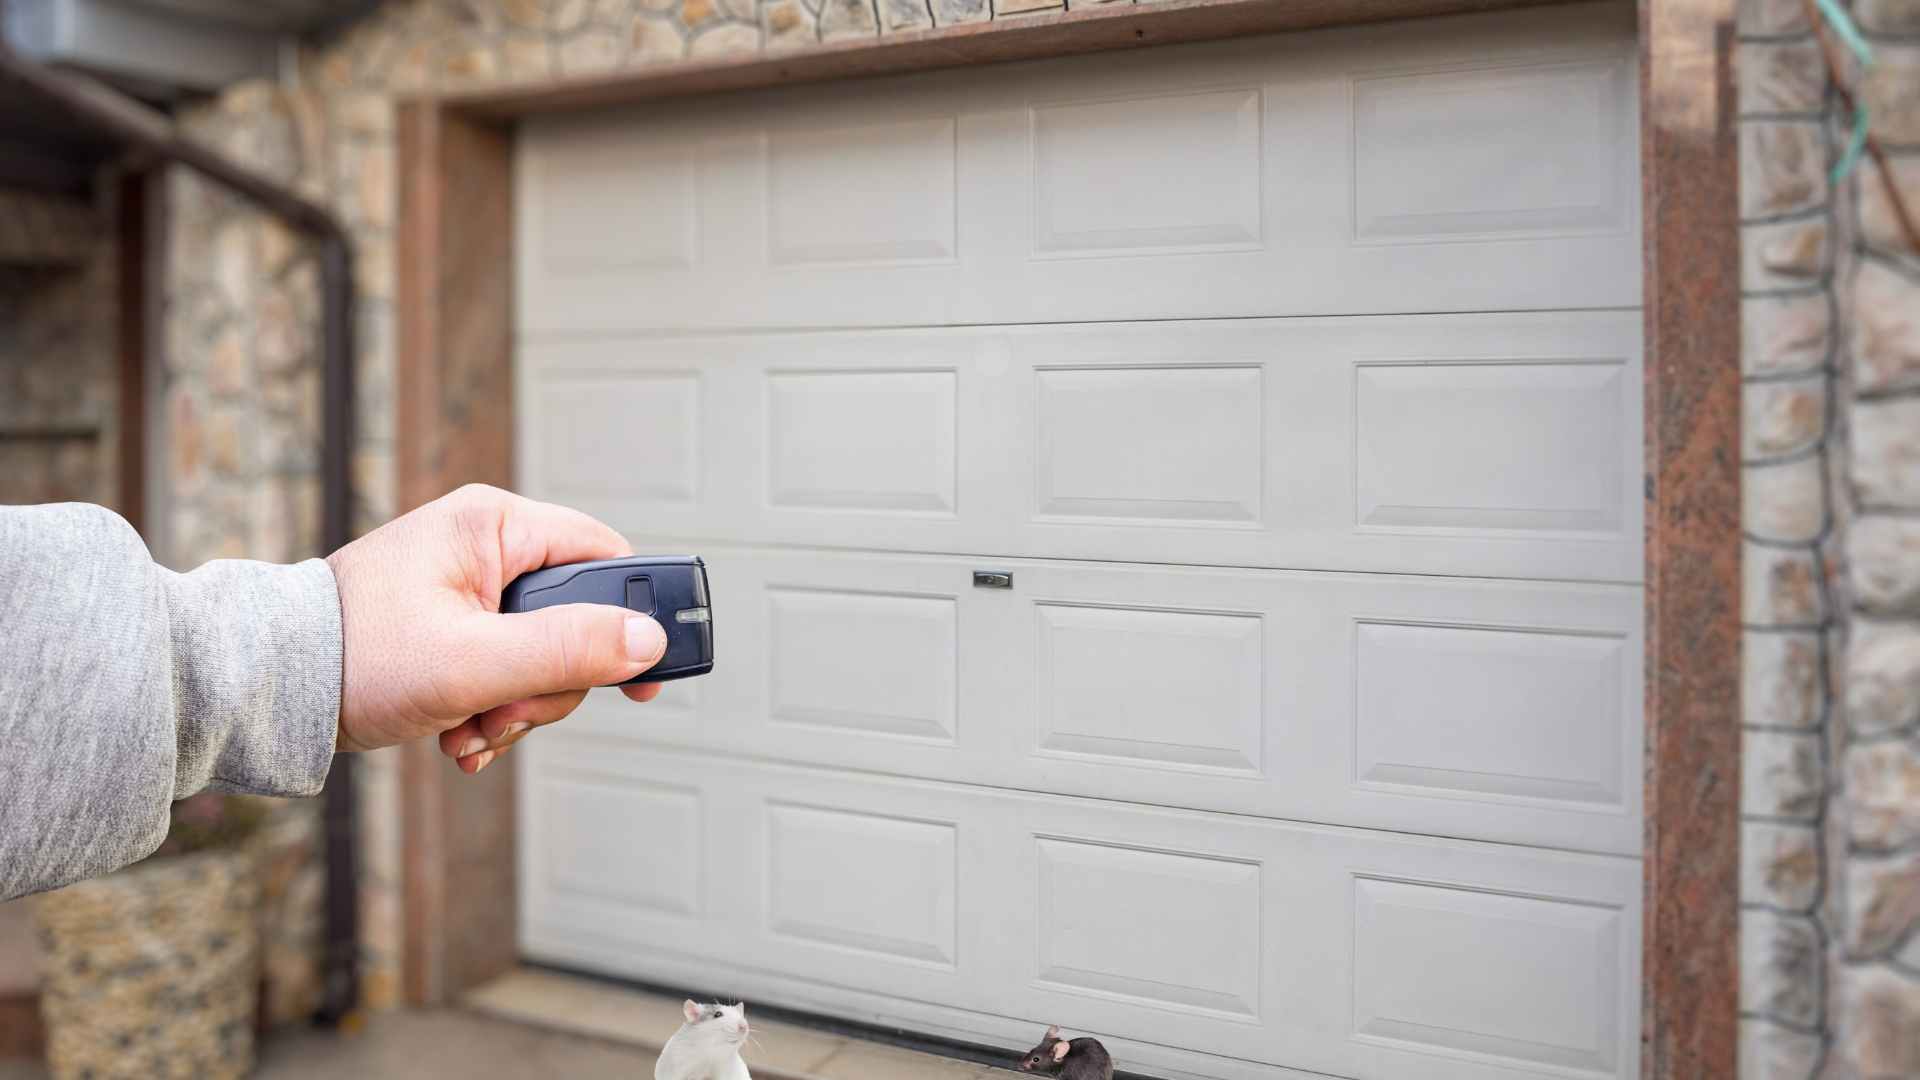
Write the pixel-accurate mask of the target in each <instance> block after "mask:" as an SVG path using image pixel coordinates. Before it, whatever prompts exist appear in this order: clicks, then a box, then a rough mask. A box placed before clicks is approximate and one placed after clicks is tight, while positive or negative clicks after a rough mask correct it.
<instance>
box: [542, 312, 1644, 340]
mask: <svg viewBox="0 0 1920 1080" xmlns="http://www.w3.org/2000/svg"><path fill="white" fill-rule="evenodd" d="M1642 310H1644V309H1643V308H1642V307H1641V305H1639V304H1626V305H1621V306H1617V307H1563V308H1493V309H1487V310H1483V311H1364V312H1344V313H1342V312H1316V313H1300V314H1291V315H1168V316H1156V317H1153V318H1142V319H1057V320H1047V319H1036V320H1031V321H1015V322H957V323H851V324H844V325H843V324H835V325H826V326H811V325H808V326H784V325H783V326H720V327H664V326H660V327H616V328H611V329H601V330H537V331H526V330H516V331H515V332H514V336H513V340H514V341H515V343H517V344H518V343H529V344H540V343H547V342H572V341H603V340H606V339H608V338H627V337H645V338H693V337H714V338H725V337H748V336H758V335H772V334H850V333H860V332H865V331H889V330H902V331H904V330H1017V329H1021V328H1023V327H1049V326H1138V325H1151V324H1155V323H1219V322H1272V321H1277V320H1286V321H1299V320H1306V319H1323V320H1327V321H1334V320H1346V319H1430V318H1445V317H1447V316H1450V315H1455V316H1459V317H1461V318H1480V317H1485V316H1489V315H1494V316H1500V315H1509V316H1512V315H1520V316H1526V315H1579V314H1587V313H1593V314H1608V313H1616V314H1618V313H1627V312H1637V311H1642Z"/></svg>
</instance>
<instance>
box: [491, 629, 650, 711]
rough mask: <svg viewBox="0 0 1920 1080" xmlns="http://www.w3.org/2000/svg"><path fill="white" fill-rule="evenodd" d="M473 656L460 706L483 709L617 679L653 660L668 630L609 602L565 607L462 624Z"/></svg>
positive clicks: (606, 684)
mask: <svg viewBox="0 0 1920 1080" xmlns="http://www.w3.org/2000/svg"><path fill="white" fill-rule="evenodd" d="M462 631H463V633H462V639H461V643H460V644H461V647H462V651H463V653H464V654H465V655H466V656H468V657H470V658H471V661H470V662H469V663H466V664H463V665H462V667H463V668H464V670H462V671H461V672H460V673H459V679H460V684H461V686H462V688H463V693H462V697H463V698H464V699H465V701H464V703H465V704H467V705H468V706H470V707H471V708H472V710H473V711H475V712H485V711H486V710H488V709H492V708H495V707H498V706H501V705H505V704H507V703H508V702H515V701H519V700H520V699H522V698H533V697H541V696H543V695H546V694H551V693H554V692H556V691H561V690H586V689H589V688H591V687H595V686H612V685H614V684H615V683H622V682H625V681H627V680H628V679H631V678H633V677H634V676H635V675H638V674H640V673H641V672H643V671H645V670H646V669H648V668H650V667H652V666H653V665H654V664H656V663H658V662H659V660H660V657H661V655H662V654H663V653H665V652H666V649H667V635H666V631H664V630H662V629H661V628H660V624H659V623H657V622H654V621H653V620H652V619H650V618H648V617H647V616H645V615H639V614H636V613H634V612H631V611H628V610H627V609H625V608H618V607H613V606H611V605H608V604H563V605H560V606H558V607H550V608H541V609H540V610H538V611H528V612H522V613H516V614H511V615H491V614H488V615H474V616H472V617H471V619H469V620H466V621H464V623H463V625H462Z"/></svg>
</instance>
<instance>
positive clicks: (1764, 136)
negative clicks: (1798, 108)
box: [1740, 120, 1827, 218]
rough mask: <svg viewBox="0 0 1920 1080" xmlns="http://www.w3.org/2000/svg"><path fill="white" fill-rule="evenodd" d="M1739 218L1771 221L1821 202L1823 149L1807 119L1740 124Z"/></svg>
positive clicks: (1818, 134) (1824, 196)
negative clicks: (1767, 219)
mask: <svg viewBox="0 0 1920 1080" xmlns="http://www.w3.org/2000/svg"><path fill="white" fill-rule="evenodd" d="M1740 158H1741V164H1740V214H1741V216H1742V217H1744V218H1771V217H1780V216H1784V215H1787V214H1796V213H1800V212H1803V211H1808V210H1813V209H1815V208H1817V207H1819V206H1820V205H1821V204H1823V203H1825V202H1826V199H1827V150H1826V144H1825V141H1824V139H1823V136H1822V134H1821V131H1820V124H1819V123H1818V122H1817V121H1810V120H1750V121H1747V122H1745V123H1742V124H1741V125H1740Z"/></svg>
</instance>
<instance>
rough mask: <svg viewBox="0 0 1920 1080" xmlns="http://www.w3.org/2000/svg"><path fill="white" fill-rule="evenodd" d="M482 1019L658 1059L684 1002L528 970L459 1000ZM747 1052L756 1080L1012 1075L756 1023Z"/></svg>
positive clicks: (982, 1079)
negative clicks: (612, 1044)
mask: <svg viewBox="0 0 1920 1080" xmlns="http://www.w3.org/2000/svg"><path fill="white" fill-rule="evenodd" d="M461 1004H463V1005H464V1006H466V1007H467V1008H469V1009H472V1010H475V1011H477V1012H481V1013H486V1014H488V1015H490V1016H497V1017H500V1018H502V1019H506V1020H512V1021H515V1022H518V1023H522V1024H529V1025H532V1026H534V1027H543V1028H549V1029H554V1030H559V1031H566V1032H572V1033H575V1034H579V1035H587V1036H591V1037H593V1038H596V1039H605V1040H607V1041H609V1042H615V1043H623V1044H626V1045H628V1046H635V1047H640V1048H642V1049H644V1050H646V1051H647V1052H649V1053H651V1054H658V1053H659V1052H660V1048H661V1047H662V1046H664V1045H666V1041H667V1040H668V1039H669V1038H672V1037H673V1033H674V1032H675V1031H678V1030H679V1029H680V1001H679V999H678V998H669V997H665V996H663V995H660V994H652V993H647V992H646V991H642V990H635V989H631V988H628V987H622V986H615V985H610V984H608V983H605V982H601V981H599V980H596V979H585V978H579V977H576V976H571V975H565V974H562V973H559V972H553V971H540V970H535V969H531V968H522V969H520V970H518V971H513V972H509V973H508V974H506V975H503V976H501V977H500V978H498V979H495V980H493V981H492V982H490V983H487V984H486V985H484V986H481V987H479V988H477V989H475V990H473V991H471V992H469V993H468V994H467V995H466V996H465V997H464V998H462V999H461ZM747 1009H748V1012H747V1019H748V1020H749V1021H750V1022H751V1023H752V1025H753V1037H752V1039H751V1040H750V1041H749V1043H748V1045H747V1048H746V1052H745V1053H743V1054H742V1055H741V1056H742V1057H743V1058H744V1059H745V1060H746V1063H747V1069H748V1071H750V1072H752V1073H753V1078H754V1080H989V1078H994V1080H1009V1078H1010V1077H1012V1076H1014V1075H1016V1074H1014V1073H1012V1072H1010V1071H1008V1070H1004V1069H997V1068H993V1067H991V1066H986V1065H980V1064H977V1063H975V1062H971V1061H957V1060H954V1059H952V1058H944V1057H937V1056H935V1055H932V1054H923V1053H919V1052H917V1051H913V1050H903V1049H901V1048H899V1047H895V1046H887V1045H885V1044H882V1043H876V1042H868V1041H866V1040H863V1039H855V1038H848V1037H845V1036H841V1035H835V1034H832V1033H830V1032H823V1031H815V1030H813V1029H811V1028H804V1027H799V1026H797V1025H794V1024H786V1023H781V1022H779V1021H775V1020H760V1019H755V1018H754V1016H753V1012H752V1009H753V1006H752V1003H748V1006H747Z"/></svg>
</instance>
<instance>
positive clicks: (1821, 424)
mask: <svg viewBox="0 0 1920 1080" xmlns="http://www.w3.org/2000/svg"><path fill="white" fill-rule="evenodd" d="M1744 397H1745V399H1746V408H1745V411H1744V413H1743V415H1742V417H1741V420H1742V423H1741V427H1740V434H1741V438H1742V441H1743V442H1744V443H1745V444H1746V445H1745V447H1744V448H1743V450H1742V456H1744V457H1745V458H1747V459H1748V460H1749V461H1752V460H1754V459H1764V458H1778V457H1783V456H1787V455H1793V454H1798V453H1800V452H1801V451H1804V450H1807V449H1809V448H1811V447H1812V446H1814V445H1815V444H1817V443H1818V442H1819V441H1820V439H1821V437H1822V436H1823V435H1825V434H1826V428H1827V377H1826V376H1825V375H1812V376H1809V377H1807V378H1804V379H1793V380H1785V381H1768V382H1756V383H1749V384H1747V387H1746V389H1745V392H1744ZM1818 501H1820V500H1816V502H1818Z"/></svg>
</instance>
